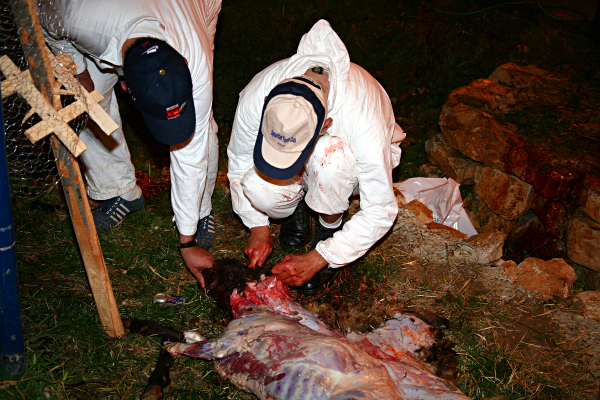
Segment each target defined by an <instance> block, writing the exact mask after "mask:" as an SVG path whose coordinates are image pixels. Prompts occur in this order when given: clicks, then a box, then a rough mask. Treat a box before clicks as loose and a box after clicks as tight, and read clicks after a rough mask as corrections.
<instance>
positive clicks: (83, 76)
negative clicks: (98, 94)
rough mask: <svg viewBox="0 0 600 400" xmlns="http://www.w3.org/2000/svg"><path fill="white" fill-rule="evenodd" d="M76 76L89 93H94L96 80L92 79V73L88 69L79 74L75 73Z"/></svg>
mask: <svg viewBox="0 0 600 400" xmlns="http://www.w3.org/2000/svg"><path fill="white" fill-rule="evenodd" d="M75 77H76V78H77V80H78V81H79V83H81V86H83V88H84V89H85V90H87V91H88V92H89V93H92V92H93V91H94V81H92V77H91V76H90V73H89V72H88V70H87V69H86V70H85V71H83V72H82V73H80V74H79V75H75Z"/></svg>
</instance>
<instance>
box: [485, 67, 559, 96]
mask: <svg viewBox="0 0 600 400" xmlns="http://www.w3.org/2000/svg"><path fill="white" fill-rule="evenodd" d="M488 79H490V80H492V81H494V82H497V83H499V84H502V85H505V86H508V87H511V88H514V89H519V92H518V93H519V95H520V97H521V98H522V99H523V100H525V99H540V98H541V99H543V100H545V101H558V102H561V103H562V102H564V101H565V98H566V93H567V86H568V85H567V83H566V81H565V80H564V79H560V78H559V77H557V76H555V75H552V74H550V73H549V72H547V71H544V70H543V69H540V68H538V67H536V66H535V65H528V66H526V67H519V66H518V65H517V64H515V63H507V64H504V65H501V66H499V67H498V68H496V70H495V71H494V72H492V74H491V75H490V76H489V78H488Z"/></svg>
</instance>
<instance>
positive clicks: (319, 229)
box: [310, 218, 344, 250]
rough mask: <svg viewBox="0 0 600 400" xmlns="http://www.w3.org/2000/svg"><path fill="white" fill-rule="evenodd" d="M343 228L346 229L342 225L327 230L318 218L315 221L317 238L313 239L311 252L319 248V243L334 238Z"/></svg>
mask: <svg viewBox="0 0 600 400" xmlns="http://www.w3.org/2000/svg"><path fill="white" fill-rule="evenodd" d="M343 227H344V224H343V223H342V224H341V225H340V226H338V227H337V228H325V227H324V226H323V225H321V221H319V218H316V219H315V237H314V238H313V242H312V243H311V245H310V250H314V249H315V247H317V244H318V243H319V242H322V241H323V240H327V239H329V238H330V237H332V236H333V234H334V233H336V232H337V231H341V230H342V228H343Z"/></svg>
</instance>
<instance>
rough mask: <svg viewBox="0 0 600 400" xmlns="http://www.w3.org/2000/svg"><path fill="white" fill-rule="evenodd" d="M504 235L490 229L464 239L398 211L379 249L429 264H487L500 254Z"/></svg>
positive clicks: (406, 212)
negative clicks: (425, 261)
mask: <svg viewBox="0 0 600 400" xmlns="http://www.w3.org/2000/svg"><path fill="white" fill-rule="evenodd" d="M505 238H506V235H504V234H502V233H501V232H497V231H490V232H487V233H485V234H479V235H475V236H472V237H470V238H469V239H467V240H464V239H460V238H457V237H454V236H453V235H452V233H450V232H449V231H448V230H445V229H433V230H431V229H429V228H427V226H426V225H424V224H422V223H421V222H419V220H418V219H417V217H415V216H414V215H413V214H412V213H411V212H410V211H408V210H407V209H406V208H404V207H402V208H400V209H399V210H398V217H397V218H396V223H395V225H394V227H393V228H392V233H391V234H390V235H389V236H388V237H387V238H386V239H385V240H384V241H383V243H382V248H392V249H391V250H392V251H394V250H395V249H396V250H398V251H401V252H402V253H403V254H404V255H405V256H407V257H415V258H420V259H425V260H427V261H428V262H430V263H431V264H433V265H439V266H447V265H448V263H456V264H467V263H482V264H487V263H489V262H491V261H495V260H497V259H499V258H500V257H502V246H503V244H504V239H505Z"/></svg>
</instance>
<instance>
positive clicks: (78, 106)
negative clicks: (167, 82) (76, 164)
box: [0, 51, 118, 157]
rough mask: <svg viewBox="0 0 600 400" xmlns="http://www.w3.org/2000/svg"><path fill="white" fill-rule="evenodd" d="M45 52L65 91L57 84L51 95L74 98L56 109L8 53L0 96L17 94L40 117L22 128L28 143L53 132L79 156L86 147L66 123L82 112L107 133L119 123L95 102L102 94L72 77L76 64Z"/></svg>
mask: <svg viewBox="0 0 600 400" xmlns="http://www.w3.org/2000/svg"><path fill="white" fill-rule="evenodd" d="M48 54H49V58H50V62H51V65H52V69H53V71H54V76H55V77H56V81H57V82H60V84H61V85H58V86H64V87H65V88H66V90H63V89H61V88H60V87H57V88H55V89H54V93H53V95H55V96H60V95H64V94H70V95H73V96H75V98H76V100H75V101H74V102H73V103H71V104H70V105H68V106H67V107H65V108H63V109H61V110H59V111H56V110H55V109H54V107H52V105H51V104H50V103H49V102H48V101H47V100H46V99H45V98H44V96H43V95H42V94H41V93H40V91H39V90H37V88H36V87H35V85H34V84H33V81H32V79H31V74H30V73H29V71H25V72H22V71H21V70H19V68H18V67H17V66H16V65H15V64H14V63H13V62H12V61H11V59H10V58H8V57H7V56H2V57H0V71H2V73H3V74H4V76H5V77H6V80H5V81H3V82H2V98H3V99H4V98H5V97H8V96H11V95H13V94H15V93H18V94H20V95H21V97H23V98H24V99H25V100H26V101H27V102H28V103H29V105H30V106H31V111H32V112H35V113H37V114H38V115H39V116H40V118H42V121H41V122H39V123H37V124H36V125H34V126H32V127H31V128H29V129H27V130H26V131H25V136H27V138H28V139H29V140H30V141H31V143H35V142H37V141H38V140H40V139H43V138H44V137H46V136H48V135H49V134H51V133H52V132H54V134H55V135H56V136H57V137H58V138H59V139H60V141H61V142H62V143H63V144H64V145H65V147H66V148H67V149H69V151H70V152H71V153H73V155H74V156H75V157H78V156H79V155H80V154H81V153H83V152H84V151H85V149H86V147H85V145H84V144H83V142H82V141H81V140H79V137H78V136H77V134H76V133H75V132H74V131H73V130H72V129H71V127H70V126H69V125H68V123H69V122H70V121H72V120H74V119H75V118H77V117H78V116H79V115H81V114H83V113H84V112H85V113H87V114H88V115H89V117H90V118H91V119H92V120H94V122H96V124H97V125H98V126H99V127H100V128H101V129H102V130H103V131H104V133H106V134H107V135H110V134H111V133H113V132H114V131H115V130H116V129H117V128H118V126H117V124H116V123H115V122H114V121H113V120H112V118H110V116H108V114H106V112H105V111H104V110H103V109H102V107H101V106H100V105H99V104H98V102H100V101H101V100H102V99H103V97H102V96H101V95H100V94H99V93H98V92H97V91H95V90H94V91H93V92H92V93H88V91H87V90H85V89H84V88H83V86H81V84H80V83H79V81H78V80H77V78H75V77H74V76H73V71H75V70H76V69H77V66H76V65H75V63H74V62H73V61H72V60H71V59H70V58H69V57H68V56H67V55H66V54H64V53H63V54H61V55H60V56H58V57H55V56H54V55H53V54H52V53H51V52H50V51H48ZM30 115H31V112H30V113H28V114H27V116H26V117H25V119H27V118H28V117H29V116H30Z"/></svg>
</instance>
